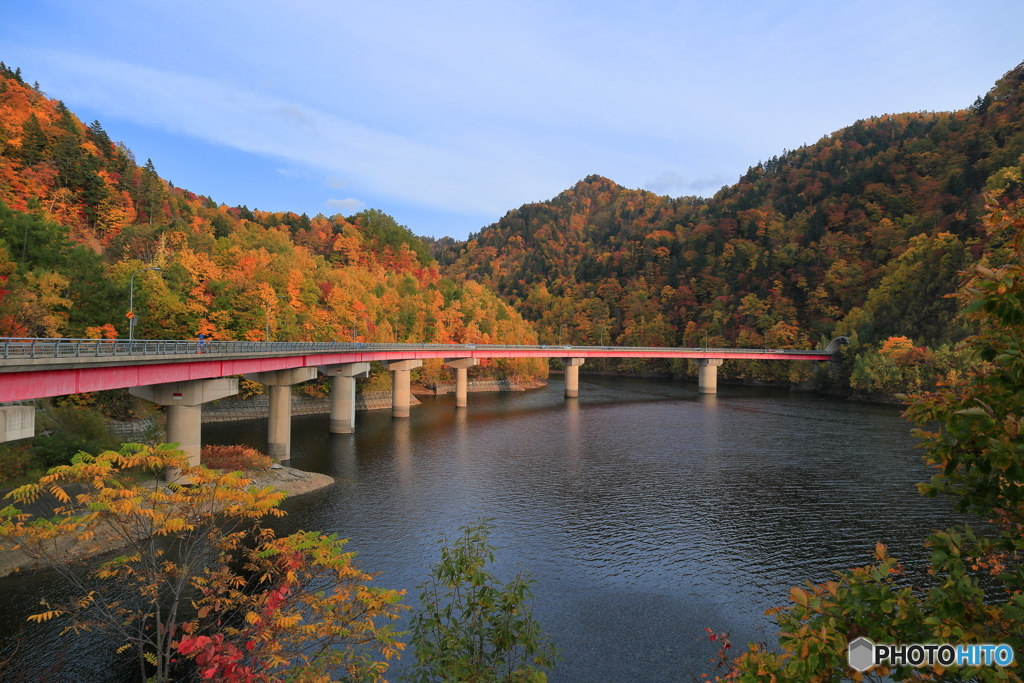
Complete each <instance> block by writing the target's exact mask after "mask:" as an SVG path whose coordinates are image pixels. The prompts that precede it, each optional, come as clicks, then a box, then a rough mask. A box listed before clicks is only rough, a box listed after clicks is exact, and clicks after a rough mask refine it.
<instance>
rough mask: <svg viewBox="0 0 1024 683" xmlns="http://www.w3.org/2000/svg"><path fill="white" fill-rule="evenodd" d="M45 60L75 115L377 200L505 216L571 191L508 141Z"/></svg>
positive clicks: (128, 67)
mask: <svg viewBox="0 0 1024 683" xmlns="http://www.w3.org/2000/svg"><path fill="white" fill-rule="evenodd" d="M46 58H47V60H48V61H52V62H58V63H59V64H57V65H55V66H57V67H58V68H55V69H54V71H53V72H52V73H51V74H49V75H48V77H47V78H48V82H50V83H51V84H52V86H51V87H52V89H53V90H54V91H55V92H60V93H61V96H62V97H63V99H64V100H65V101H67V102H69V103H70V104H72V106H73V105H74V104H75V103H79V102H81V103H87V104H88V106H90V107H92V108H94V109H97V110H100V111H102V112H104V114H105V115H108V116H116V117H119V118H123V119H127V120H129V121H133V122H136V123H138V124H140V125H146V126H151V127H156V128H161V129H163V130H166V131H170V132H174V133H177V134H185V135H188V136H192V137H195V138H198V139H201V140H206V141H209V142H214V143H218V144H221V145H226V146H229V147H234V148H236V149H240V150H244V151H247V152H254V153H257V154H264V155H270V156H275V157H279V158H281V159H285V160H287V161H289V162H292V163H293V164H296V165H300V166H302V165H305V166H309V167H315V168H320V169H325V170H327V171H329V172H333V173H334V174H339V175H341V176H343V177H345V178H352V179H354V180H355V181H357V182H358V183H359V186H360V187H361V188H363V190H364V191H367V192H369V193H372V194H375V195H378V196H385V197H387V196H390V197H394V198H400V199H401V200H403V201H406V202H409V203H414V204H420V205H423V206H428V207H434V208H438V209H443V210H448V211H455V212H459V213H474V212H475V213H488V214H498V215H500V214H501V213H504V211H505V210H507V209H508V207H509V206H514V205H516V204H518V203H521V200H519V198H520V197H522V196H524V195H525V196H527V197H532V198H536V199H541V198H545V197H546V196H550V194H549V193H551V190H552V189H553V188H558V187H559V186H560V184H561V183H563V182H564V180H563V179H562V178H559V177H558V176H555V175H553V174H551V173H550V172H548V171H547V170H546V169H545V164H544V163H543V162H542V161H541V160H538V159H536V158H531V153H530V151H529V150H528V149H526V148H524V146H523V145H522V144H519V141H517V140H512V139H506V138H503V137H502V136H500V135H498V136H496V137H494V138H487V137H485V136H484V135H482V134H480V133H479V132H477V133H474V134H469V133H466V134H464V135H462V136H461V137H455V138H447V139H440V140H430V139H414V138H412V137H410V136H406V135H400V134H395V133H391V132H388V131H385V130H380V129H378V128H375V127H371V126H368V125H363V124H360V123H356V122H353V121H350V120H347V119H345V118H342V117H340V116H337V115H334V114H331V113H328V112H323V111H319V110H316V109H312V108H308V107H299V106H296V105H295V104H293V103H289V102H284V101H282V100H280V99H278V98H275V97H269V96H266V95H262V94H259V93H255V92H250V91H247V90H243V89H240V88H237V87H235V86H232V85H227V84H223V83H219V82H216V81H213V80H210V79H207V78H201V77H196V76H190V75H185V74H179V73H174V72H169V71H158V70H154V69H149V68H146V67H140V66H136V65H132V64H126V63H121V62H112V61H108V60H101V59H94V58H88V57H84V56H81V55H67V54H57V53H53V52H50V53H48V54H47V55H46ZM182 93H187V94H188V96H187V97H186V96H182ZM488 179H491V180H493V182H488ZM555 191H556V192H557V189H556V190H555ZM551 194H553V193H551ZM517 200H518V201H517Z"/></svg>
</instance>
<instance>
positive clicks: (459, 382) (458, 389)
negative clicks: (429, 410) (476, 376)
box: [444, 358, 480, 408]
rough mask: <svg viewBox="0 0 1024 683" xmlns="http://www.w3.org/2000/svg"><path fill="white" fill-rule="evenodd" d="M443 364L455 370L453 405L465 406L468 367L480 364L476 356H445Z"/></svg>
mask: <svg viewBox="0 0 1024 683" xmlns="http://www.w3.org/2000/svg"><path fill="white" fill-rule="evenodd" d="M444 364H445V365H447V366H448V367H450V368H453V369H454V370H455V407H456V408H465V407H466V394H467V393H468V388H469V368H471V367H473V366H475V365H480V360H479V359H477V358H445V359H444Z"/></svg>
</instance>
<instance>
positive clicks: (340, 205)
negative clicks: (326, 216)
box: [324, 198, 366, 214]
mask: <svg viewBox="0 0 1024 683" xmlns="http://www.w3.org/2000/svg"><path fill="white" fill-rule="evenodd" d="M324 205H325V206H328V207H330V208H332V209H338V210H339V211H340V212H341V213H344V214H353V213H358V212H359V211H361V210H363V209H365V208H366V204H365V203H364V202H361V201H359V200H358V199H351V198H350V199H328V200H327V201H326V202H324Z"/></svg>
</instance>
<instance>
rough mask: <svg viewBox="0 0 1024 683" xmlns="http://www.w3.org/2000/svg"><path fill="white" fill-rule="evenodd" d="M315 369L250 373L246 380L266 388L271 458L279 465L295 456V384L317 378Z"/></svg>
mask: <svg viewBox="0 0 1024 683" xmlns="http://www.w3.org/2000/svg"><path fill="white" fill-rule="evenodd" d="M316 374H317V370H316V368H315V367H302V368H289V369H287V370H269V371H267V372H252V373H247V374H246V375H244V377H245V378H246V379H247V380H249V381H252V382H257V383H259V384H263V385H266V386H267V388H268V390H269V394H270V396H269V398H270V401H269V402H270V416H269V418H268V419H267V455H269V456H270V457H271V458H273V459H274V460H275V461H276V462H280V461H282V460H290V459H291V457H292V385H294V384H301V383H302V382H308V381H309V380H311V379H315V378H316Z"/></svg>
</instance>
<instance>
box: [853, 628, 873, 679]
mask: <svg viewBox="0 0 1024 683" xmlns="http://www.w3.org/2000/svg"><path fill="white" fill-rule="evenodd" d="M847 648H848V649H847V659H848V660H849V662H850V667H851V668H853V669H856V670H857V671H867V670H868V669H870V668H871V667H872V666H874V664H875V644H874V642H872V641H871V640H870V639H868V638H865V637H864V636H861V637H860V638H857V639H856V640H851V641H850V644H849V645H848V646H847Z"/></svg>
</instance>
